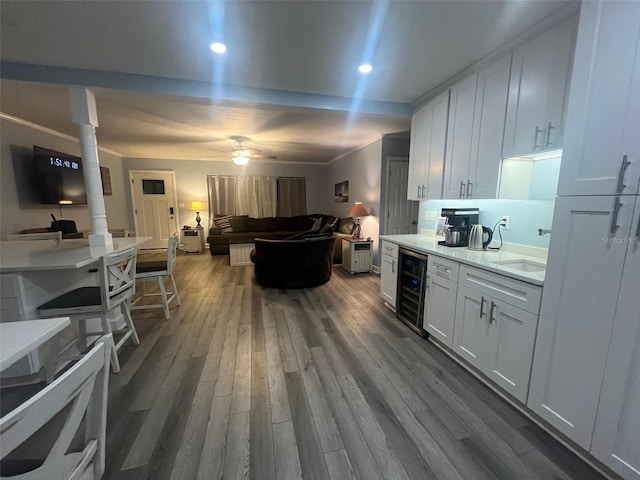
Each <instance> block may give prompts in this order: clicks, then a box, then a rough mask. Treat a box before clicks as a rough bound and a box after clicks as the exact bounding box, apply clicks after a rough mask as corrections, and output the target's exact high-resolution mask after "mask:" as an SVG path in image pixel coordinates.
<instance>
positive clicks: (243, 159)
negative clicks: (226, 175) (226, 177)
mask: <svg viewBox="0 0 640 480" xmlns="http://www.w3.org/2000/svg"><path fill="white" fill-rule="evenodd" d="M233 163H235V164H236V165H246V164H247V163H249V157H242V156H234V157H233Z"/></svg>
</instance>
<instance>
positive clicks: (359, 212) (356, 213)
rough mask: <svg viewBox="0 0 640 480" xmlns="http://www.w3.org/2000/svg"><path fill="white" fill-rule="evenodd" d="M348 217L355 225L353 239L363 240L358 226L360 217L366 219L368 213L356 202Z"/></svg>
mask: <svg viewBox="0 0 640 480" xmlns="http://www.w3.org/2000/svg"><path fill="white" fill-rule="evenodd" d="M349 216H350V217H352V218H355V219H356V224H355V225H354V226H353V238H359V239H362V238H364V235H363V234H362V227H361V226H360V217H368V216H369V212H367V209H366V208H364V205H362V203H360V202H356V203H354V204H353V207H351V210H349Z"/></svg>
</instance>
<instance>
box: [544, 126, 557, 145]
mask: <svg viewBox="0 0 640 480" xmlns="http://www.w3.org/2000/svg"><path fill="white" fill-rule="evenodd" d="M555 128H556V127H554V126H553V124H552V123H551V122H549V124H548V125H547V141H546V142H545V145H546V146H545V148H549V146H553V143H551V130H552V129H554V130H555Z"/></svg>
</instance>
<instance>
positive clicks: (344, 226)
mask: <svg viewBox="0 0 640 480" xmlns="http://www.w3.org/2000/svg"><path fill="white" fill-rule="evenodd" d="M354 225H355V221H354V220H353V218H351V217H347V218H341V219H340V223H339V226H338V231H339V232H340V233H348V234H352V233H353V227H354Z"/></svg>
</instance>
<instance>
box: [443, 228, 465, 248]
mask: <svg viewBox="0 0 640 480" xmlns="http://www.w3.org/2000/svg"><path fill="white" fill-rule="evenodd" d="M462 235H464V230H463V229H462V228H460V227H452V226H449V227H448V228H447V229H446V230H445V231H444V244H445V245H446V246H447V247H458V246H460V245H462V240H461V238H462Z"/></svg>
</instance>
